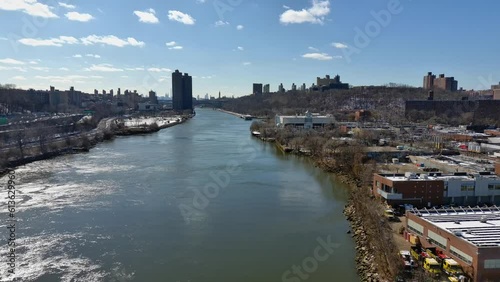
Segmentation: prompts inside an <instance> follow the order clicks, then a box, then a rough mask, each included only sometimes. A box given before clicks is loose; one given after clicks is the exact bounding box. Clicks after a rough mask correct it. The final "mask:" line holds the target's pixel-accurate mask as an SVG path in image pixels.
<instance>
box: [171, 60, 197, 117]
mask: <svg viewBox="0 0 500 282" xmlns="http://www.w3.org/2000/svg"><path fill="white" fill-rule="evenodd" d="M172 105H173V108H174V110H178V111H182V110H189V109H192V108H193V80H192V77H191V76H189V75H188V74H187V73H185V74H184V75H182V73H181V72H179V70H175V72H174V73H172Z"/></svg>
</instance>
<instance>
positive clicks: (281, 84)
mask: <svg viewBox="0 0 500 282" xmlns="http://www.w3.org/2000/svg"><path fill="white" fill-rule="evenodd" d="M278 92H285V88H284V87H283V83H280V86H278Z"/></svg>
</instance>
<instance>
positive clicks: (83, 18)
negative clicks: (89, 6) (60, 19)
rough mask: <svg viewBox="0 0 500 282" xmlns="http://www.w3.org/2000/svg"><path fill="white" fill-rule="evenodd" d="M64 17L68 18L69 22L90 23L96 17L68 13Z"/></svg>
mask: <svg viewBox="0 0 500 282" xmlns="http://www.w3.org/2000/svg"><path fill="white" fill-rule="evenodd" d="M64 15H65V16H66V18H68V20H70V21H77V22H88V21H90V20H93V19H94V17H93V16H92V15H91V14H84V13H78V12H68V13H66V14H64Z"/></svg>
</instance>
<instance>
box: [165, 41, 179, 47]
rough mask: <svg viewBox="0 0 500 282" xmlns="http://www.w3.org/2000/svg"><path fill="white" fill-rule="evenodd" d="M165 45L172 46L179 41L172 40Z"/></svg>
mask: <svg viewBox="0 0 500 282" xmlns="http://www.w3.org/2000/svg"><path fill="white" fill-rule="evenodd" d="M165 45H167V46H169V47H171V46H175V45H177V42H175V41H170V42H167V43H165Z"/></svg>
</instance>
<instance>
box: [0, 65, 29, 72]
mask: <svg viewBox="0 0 500 282" xmlns="http://www.w3.org/2000/svg"><path fill="white" fill-rule="evenodd" d="M0 70H15V71H20V72H26V68H23V67H5V66H0Z"/></svg>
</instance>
